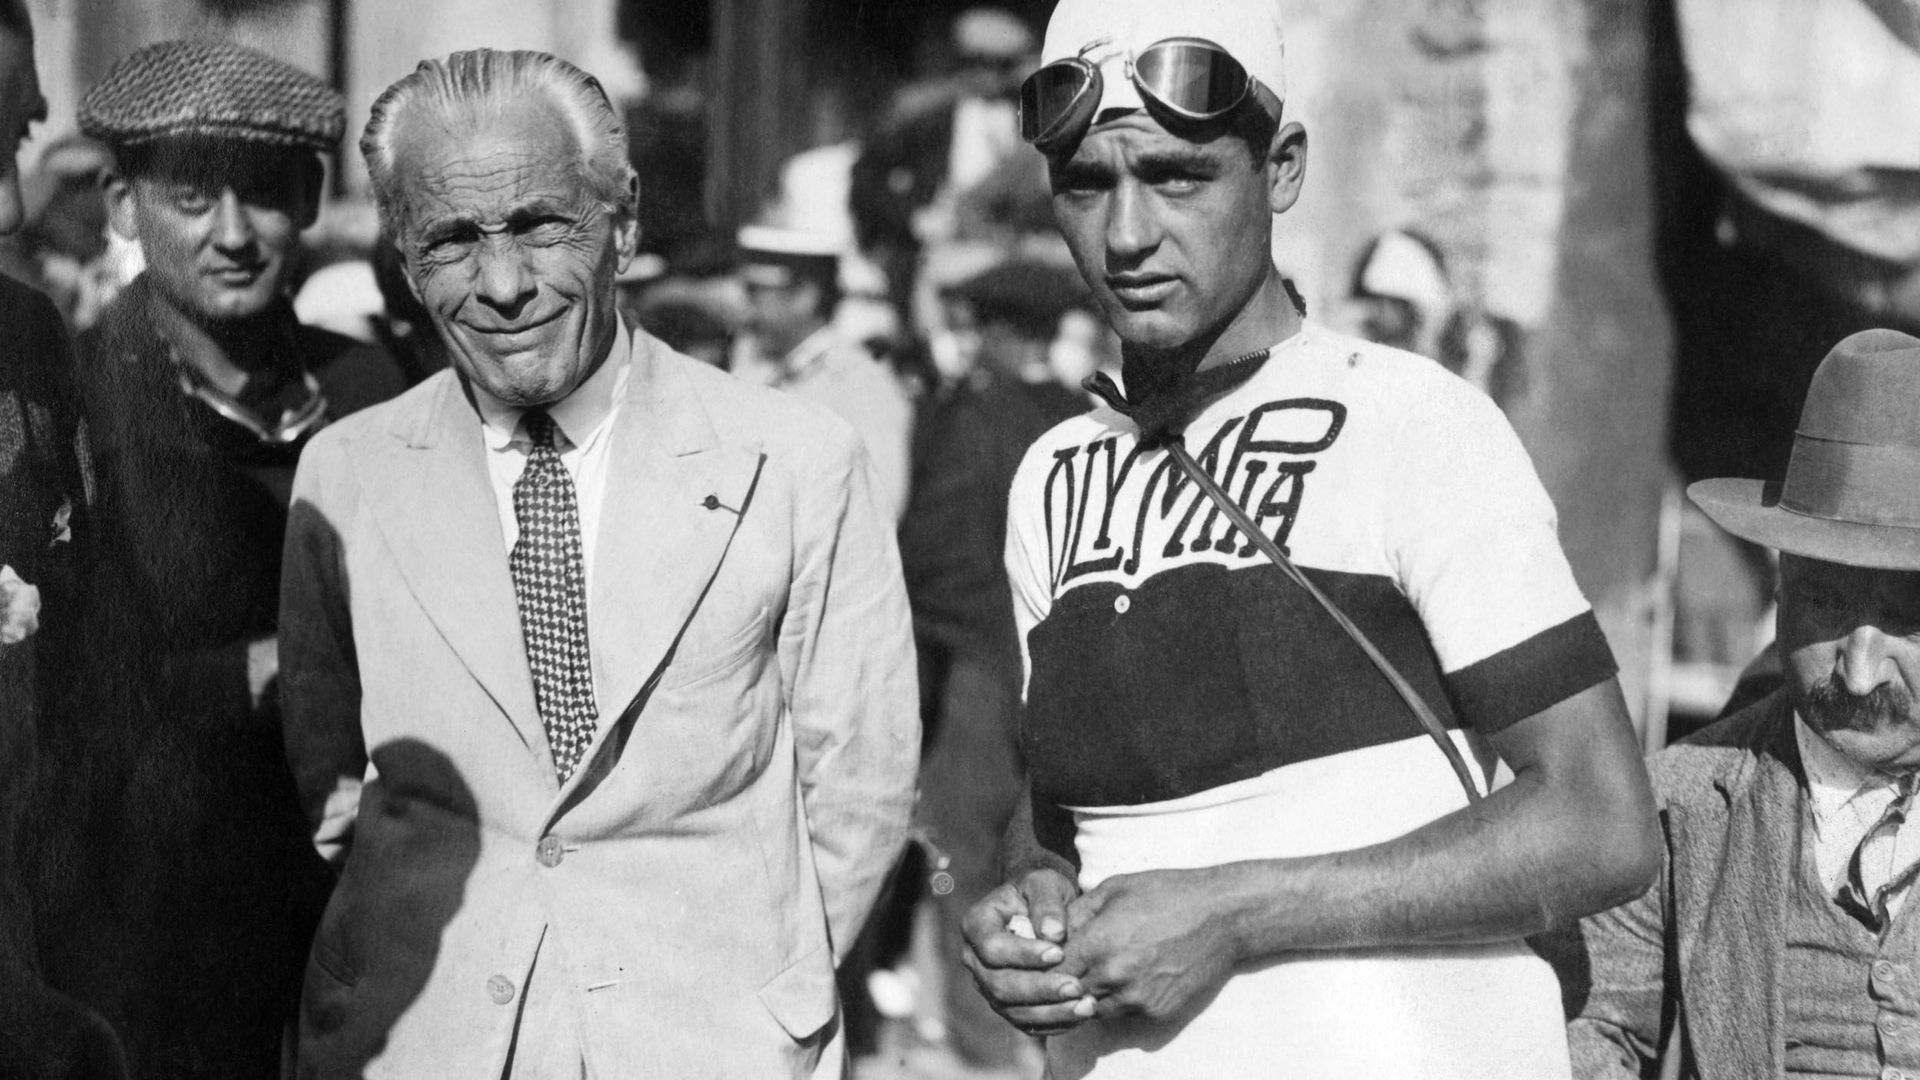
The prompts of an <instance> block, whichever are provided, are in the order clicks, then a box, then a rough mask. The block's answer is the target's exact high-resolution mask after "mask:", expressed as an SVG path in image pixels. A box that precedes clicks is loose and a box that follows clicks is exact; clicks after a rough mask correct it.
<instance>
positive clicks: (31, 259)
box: [11, 133, 139, 330]
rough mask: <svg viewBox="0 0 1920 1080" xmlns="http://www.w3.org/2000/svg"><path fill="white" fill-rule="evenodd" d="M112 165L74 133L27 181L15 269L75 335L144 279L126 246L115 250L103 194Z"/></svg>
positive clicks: (42, 158) (47, 152)
mask: <svg viewBox="0 0 1920 1080" xmlns="http://www.w3.org/2000/svg"><path fill="white" fill-rule="evenodd" d="M112 163H113V157H112V155H111V154H110V153H108V151H107V148H106V147H104V146H102V145H100V144H99V143H98V142H95V141H94V140H92V139H89V138H87V137H86V136H84V135H80V134H77V133H73V134H68V135H65V136H63V137H61V138H58V139H55V140H54V141H52V142H50V143H48V144H47V145H46V146H45V147H44V148H42V150H41V151H40V154H39V161H38V162H37V163H36V164H35V166H34V167H33V168H32V169H31V170H28V171H27V173H26V175H25V176H23V177H22V184H21V188H22V196H23V198H22V205H23V209H24V210H25V211H26V222H25V224H24V226H23V227H22V228H21V230H20V232H19V233H18V234H17V236H16V238H15V243H14V244H13V245H11V251H12V254H13V256H14V265H15V267H16V268H17V269H18V270H19V271H20V272H21V273H22V274H24V275H28V276H29V280H32V281H34V282H35V283H36V284H38V285H39V286H40V287H41V288H42V289H44V290H45V291H46V293H47V295H49V296H51V297H52V298H53V302H54V305H55V306H56V307H58V308H59V309H60V314H61V316H62V317H63V318H65V319H66V320H67V322H68V324H69V325H70V326H72V327H74V328H75V329H76V330H84V329H86V328H87V327H89V326H92V325H93V323H94V321H95V320H96V319H98V318H99V316H100V309H101V308H103V307H105V306H106V304H107V301H109V300H111V299H113V296H114V294H115V293H116V292H118V291H119V289H120V287H121V286H122V285H125V284H126V283H127V282H128V281H129V280H131V279H132V277H133V275H134V274H135V273H138V272H139V271H138V267H137V266H130V265H129V261H128V254H129V249H128V248H127V247H126V246H124V245H121V246H114V245H111V244H110V243H109V232H108V229H107V208H106V203H105V201H104V200H103V199H102V198H101V194H100V188H101V184H102V182H103V181H104V179H105V177H106V173H107V170H108V168H109V167H110V166H111V165H112Z"/></svg>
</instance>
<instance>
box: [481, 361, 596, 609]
mask: <svg viewBox="0 0 1920 1080" xmlns="http://www.w3.org/2000/svg"><path fill="white" fill-rule="evenodd" d="M614 335H615V336H614V339H613V348H612V349H611V350H610V351H609V352H608V353H607V359H606V362H605V363H603V364H601V365H600V370H598V371H596V372H594V373H593V375H592V376H591V377H589V378H588V379H587V381H586V382H583V383H581V384H580V385H579V386H578V387H576V388H575V389H574V391H573V393H571V394H569V395H567V396H566V397H565V398H563V399H561V400H560V401H558V402H555V403H554V404H552V405H548V406H547V415H548V416H551V417H553V425H554V436H553V444H554V449H556V450H558V451H559V452H560V464H561V465H562V466H563V467H564V468H565V469H566V470H567V475H568V476H570V477H572V478H573V492H574V501H575V502H576V503H577V504H578V505H579V508H580V554H581V557H582V558H583V559H584V560H585V561H586V566H585V567H584V570H585V573H586V579H587V593H588V595H589V596H591V595H592V593H593V553H594V548H595V542H596V541H597V540H598V539H599V536H600V510H601V507H602V506H604V505H605V502H606V492H607V468H608V463H609V458H610V454H609V452H608V447H609V446H610V445H612V443H613V419H614V414H615V413H617V412H618V411H619V409H620V399H621V397H622V396H624V394H625V392H626V387H627V378H628V376H629V375H630V374H631V373H632V371H633V364H632V362H631V360H630V352H631V350H632V347H633V343H632V337H631V335H630V334H629V333H628V332H627V328H626V326H625V324H618V329H617V330H616V331H615V332H614ZM469 385H472V384H469ZM473 400H474V402H475V403H476V404H477V405H478V406H479V407H480V420H481V424H482V425H483V428H482V432H481V434H482V437H483V438H484V439H485V440H486V444H487V476H488V478H489V479H491V480H492V481H493V501H494V504H495V506H496V507H497V508H498V509H499V511H500V535H501V537H502V538H503V539H504V540H505V541H506V545H507V551H508V552H509V553H511V552H512V551H513V545H514V542H515V541H517V540H519V539H520V522H519V519H518V518H516V517H515V516H514V513H513V485H514V483H515V482H516V481H518V480H519V479H520V474H521V472H522V471H524V470H525V469H526V467H527V455H529V454H530V453H532V452H533V441H532V440H531V439H529V438H528V437H527V432H526V428H525V426H524V425H523V424H522V423H521V415H522V414H523V413H525V412H526V410H525V409H523V408H521V407H520V406H518V405H509V404H507V403H506V402H504V401H501V400H500V399H499V398H496V397H494V396H493V395H491V394H489V393H487V392H486V391H485V390H483V389H481V388H480V387H479V386H478V385H473ZM588 622H589V623H591V622H592V612H591V611H589V612H588Z"/></svg>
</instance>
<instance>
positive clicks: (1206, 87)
mask: <svg viewBox="0 0 1920 1080" xmlns="http://www.w3.org/2000/svg"><path fill="white" fill-rule="evenodd" d="M1106 44H1107V42H1106V41H1104V40H1103V41H1095V42H1091V43H1089V44H1088V45H1087V47H1086V48H1084V49H1081V50H1080V55H1078V56H1073V57H1067V58H1065V59H1061V60H1055V61H1054V62H1053V63H1051V64H1048V65H1046V66H1045V67H1042V68H1041V69H1040V70H1039V71H1036V72H1034V73H1033V74H1032V75H1030V76H1028V78H1027V81H1026V82H1024V83H1022V84H1020V137H1021V138H1022V139H1025V140H1026V141H1027V142H1030V143H1032V144H1033V146H1034V148H1035V149H1037V150H1039V151H1041V152H1042V153H1052V152H1053V151H1054V150H1056V149H1058V148H1060V147H1062V146H1065V145H1068V144H1069V143H1071V142H1072V141H1073V140H1075V139H1078V138H1079V137H1080V136H1081V135H1082V134H1084V133H1085V132H1086V129H1087V125H1088V124H1090V123H1091V122H1092V120H1093V114H1094V111H1095V110H1096V109H1097V108H1099V105H1100V96H1101V93H1102V90H1103V88H1104V84H1103V83H1102V81H1101V78H1100V67H1099V65H1098V64H1095V63H1093V62H1092V61H1090V60H1088V59H1087V54H1088V53H1090V52H1092V51H1094V50H1095V49H1098V48H1100V47H1102V46H1104V45H1106ZM1126 67H1127V78H1129V79H1131V80H1132V81H1133V85H1134V88H1135V89H1137V90H1139V91H1140V99H1141V100H1142V101H1144V102H1146V103H1147V104H1148V105H1149V106H1150V107H1155V108H1158V109H1163V110H1165V111H1166V112H1168V113H1171V114H1172V115H1174V116H1176V117H1179V118H1180V119H1182V120H1187V121H1191V122H1194V123H1201V122H1205V121H1208V120H1217V119H1219V118H1220V117H1222V116H1225V115H1227V114H1228V113H1230V112H1232V111H1233V110H1234V109H1235V108H1237V107H1238V106H1239V104H1240V103H1241V102H1242V101H1245V100H1246V99H1247V95H1249V94H1251V93H1252V92H1253V88H1254V86H1256V85H1257V84H1258V82H1259V80H1257V79H1255V78H1254V77H1253V75H1252V74H1251V73H1250V72H1248V71H1247V69H1246V68H1245V67H1243V66H1241V64H1240V61H1238V60H1235V59H1234V58H1233V57H1232V56H1229V55H1228V54H1227V51H1226V50H1225V49H1223V48H1221V47H1220V46H1218V45H1215V44H1214V43H1213V42H1211V41H1208V40H1206V39H1204V38H1190V37H1176V38H1166V39H1164V40H1161V41H1156V42H1154V43H1153V44H1151V45H1149V46H1147V47H1146V48H1144V49H1141V50H1140V51H1139V52H1136V53H1134V54H1133V55H1131V56H1128V57H1126Z"/></svg>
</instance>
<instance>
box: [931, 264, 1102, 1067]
mask: <svg viewBox="0 0 1920 1080" xmlns="http://www.w3.org/2000/svg"><path fill="white" fill-rule="evenodd" d="M942 298H943V299H944V300H945V301H946V303H947V305H948V307H949V308H950V309H952V310H951V312H950V315H949V319H950V324H949V325H950V332H952V333H953V334H954V336H955V338H956V344H957V348H958V350H959V352H960V354H961V355H962V356H963V357H964V358H965V359H966V360H967V361H968V362H967V364H966V372H965V374H964V375H962V376H961V377H960V378H958V379H957V380H956V382H955V384H954V385H953V387H952V388H951V391H950V392H949V393H948V394H946V395H945V396H943V397H942V398H941V399H940V400H939V401H938V402H937V403H935V404H932V405H930V406H929V407H927V408H925V409H924V410H923V412H922V417H921V422H920V423H921V426H920V430H919V431H918V432H916V436H915V452H914V470H913V497H912V501H911V502H910V503H909V505H908V507H907V513H906V517H905V519H904V520H902V522H901V524H900V558H901V563H902V566H903V568H904V569H905V572H906V576H907V596H908V599H909V601H910V602H911V604H912V606H913V622H914V637H915V640H916V643H917V645H918V647H919V654H920V693H921V715H922V731H923V736H922V754H921V761H922V766H921V796H920V807H919V812H918V819H919V822H920V824H921V825H922V826H923V827H924V828H925V829H926V830H927V834H928V836H929V837H930V839H931V841H932V843H933V844H934V846H935V847H936V848H937V849H938V850H939V851H940V852H941V853H943V854H944V855H945V857H946V859H947V870H948V872H949V873H950V874H951V875H952V877H951V882H952V887H951V888H950V889H948V890H947V891H946V892H940V891H938V890H935V891H934V894H933V896H932V898H931V899H932V904H933V908H934V916H935V919H936V926H937V931H936V934H935V935H933V937H934V938H935V940H936V941H937V942H938V944H937V947H935V948H931V949H923V950H922V952H921V954H920V955H919V956H918V959H919V960H920V965H919V973H920V985H921V987H922V988H923V993H924V994H926V995H927V996H928V997H929V998H930V999H931V1001H930V1002H929V1004H928V1006H927V1007H926V1008H925V1009H924V1010H923V1011H924V1012H925V1013H926V1014H928V1015H929V1016H930V1017H931V1018H932V1019H933V1020H934V1021H935V1023H934V1024H932V1025H928V1026H927V1028H928V1030H925V1031H922V1032H921V1033H920V1034H921V1036H922V1038H923V1039H924V1041H925V1042H926V1043H927V1045H926V1046H925V1047H924V1048H923V1049H922V1050H921V1051H920V1053H921V1055H922V1056H924V1057H928V1058H935V1059H938V1058H946V1059H949V1060H950V1061H951V1062H952V1063H954V1064H957V1065H958V1066H961V1067H965V1068H968V1069H976V1070H985V1071H983V1072H980V1073H978V1075H981V1076H987V1075H996V1074H999V1075H1025V1073H1022V1072H1020V1071H1019V1070H1027V1071H1029V1072H1030V1071H1031V1065H1032V1062H1033V1060H1034V1055H1033V1047H1032V1045H1031V1040H1028V1039H1027V1038H1026V1037H1025V1036H1023V1035H1021V1034H1020V1033H1019V1032H1018V1031H1017V1030H1015V1029H1014V1028H1013V1027H1012V1026H1010V1025H1008V1024H1007V1023H1006V1022H1005V1021H1003V1020H1001V1019H1000V1018H999V1017H998V1016H997V1015H995V1014H994V1012H993V1010H992V1009H991V1008H989V1007H988V1005H987V1003H986V1001H985V999H983V998H982V997H981V996H980V995H979V993H978V992H976V991H975V990H974V987H973V980H972V977H971V976H969V975H968V974H967V972H966V969H964V968H962V967H961V966H960V965H959V964H958V963H955V962H953V958H954V957H956V956H957V955H958V954H959V950H960V937H959V932H958V928H959V919H960V916H961V915H962V914H963V913H964V912H965V910H966V908H967V906H968V905H969V904H971V903H972V901H973V900H974V899H976V898H977V897H979V896H980V895H981V894H983V893H985V892H986V891H987V890H989V889H991V888H992V887H993V886H994V885H995V884H997V883H998V876H999V861H998V852H999V847H1000V837H1001V834H1002V833H1003V832H1005V830H1006V826H1007V822H1008V821H1009V820H1010V818H1011V817H1012V814H1013V809H1014V804H1015V802H1016V801H1017V800H1018V799H1019V798H1020V797H1021V795H1022V793H1023V792H1024V790H1025V788H1024V786H1023V784H1022V777H1023V775H1024V770H1023V767H1022V765H1021V760H1020V753H1019V748H1018V724H1019V709H1020V689H1021V672H1020V644H1019V641H1018V638H1017V637H1016V631H1015V629H1014V622H1013V597H1012V593H1011V592H1010V591H1009V587H1008V584H1007V575H1006V571H1005V569H1004V567H1003V560H1002V551H1003V549H1004V547H1005V543H1006V525H1007V494H1008V491H1009V489H1010V488H1011V486H1012V484H1013V474H1014V471H1015V470H1016V469H1017V468H1018V467H1019V465H1020V459H1021V456H1022V455H1023V454H1024V453H1025V452H1026V449H1027V447H1028V446H1030V445H1031V444H1032V443H1033V441H1034V440H1035V439H1037V438H1039V437H1040V436H1041V435H1042V434H1043V433H1044V432H1046V430H1047V429H1048V428H1051V427H1053V426H1054V425H1055V424H1057V423H1059V422H1060V421H1062V420H1065V419H1067V418H1069V417H1072V416H1076V415H1078V414H1080V413H1083V412H1085V411H1087V409H1088V408H1089V407H1090V399H1089V398H1088V397H1087V395H1086V394H1085V393H1084V392H1083V391H1081V390H1080V389H1079V388H1078V387H1077V386H1073V387H1069V386H1066V385H1063V384H1062V383H1061V382H1060V380H1059V379H1058V378H1057V377H1056V376H1055V373H1054V369H1053V367H1052V365H1051V364H1050V362H1049V352H1050V349H1051V347H1052V345H1053V343H1054V341H1055V339H1056V337H1057V336H1058V335H1059V331H1060V323H1061V318H1062V316H1064V315H1066V314H1067V313H1068V312H1069V311H1073V310H1084V309H1085V307H1086V306H1087V305H1089V304H1090V303H1091V297H1089V296H1088V295H1087V292H1086V287H1085V286H1084V285H1083V284H1082V283H1081V280H1080V277H1079V275H1078V274H1076V273H1075V272H1074V271H1073V269H1072V268H1071V267H1070V266H1061V265H1054V264H1048V263H1041V262H1037V261H1032V260H1015V261H1008V262H1005V263H1002V264H1000V265H997V266H993V267H990V268H989V269H987V270H985V271H983V272H981V273H979V274H975V275H973V276H972V277H969V278H967V279H966V280H964V281H961V282H958V283H956V284H954V285H952V286H951V287H949V288H948V289H946V290H945V291H944V292H943V294H942Z"/></svg>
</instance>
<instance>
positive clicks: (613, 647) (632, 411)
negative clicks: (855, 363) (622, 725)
mask: <svg viewBox="0 0 1920 1080" xmlns="http://www.w3.org/2000/svg"><path fill="white" fill-rule="evenodd" d="M633 365H634V366H633V373H632V375H631V376H630V377H629V379H628V384H627V393H626V395H625V397H624V398H623V399H622V404H621V409H620V413H619V415H618V417H617V419H616V421H615V427H614V431H613V442H612V444H611V446H610V447H609V452H610V453H611V455H612V459H611V461H610V462H609V469H608V480H607V489H606V494H605V499H606V501H605V503H604V505H603V506H602V508H601V511H600V535H599V537H598V539H597V541H596V544H595V551H594V567H593V582H592V584H591V586H590V593H589V596H588V600H587V613H588V614H587V621H588V626H587V635H588V639H589V641H591V643H592V649H593V655H594V683H595V691H596V695H595V696H596V697H597V699H598V703H599V708H600V724H601V735H602V737H601V738H600V739H598V740H596V742H595V745H594V748H593V749H592V750H590V751H589V758H591V757H592V755H593V754H594V753H597V752H598V750H599V747H600V744H601V743H602V742H605V741H606V739H605V736H606V734H607V732H608V730H609V729H610V728H611V727H612V725H613V723H614V720H615V718H616V717H618V716H619V714H620V713H621V711H622V710H624V709H625V708H626V707H627V705H628V703H629V702H631V701H632V700H633V698H634V696H635V695H636V694H637V693H639V692H640V690H641V688H642V687H643V686H645V685H646V684H647V682H648V681H649V680H650V679H652V678H653V677H654V675H655V674H656V673H657V672H658V671H659V669H660V667H661V665H662V664H663V663H664V662H665V661H666V660H667V659H668V650H669V649H670V648H671V647H672V645H673V643H674V641H675V640H676V639H677V638H678V637H679V635H680V631H681V629H682V628H683V627H684V626H685V625H686V624H687V621H688V620H689V619H690V618H692V616H693V614H694V612H695V610H696V609H697V606H698V602H699V599H700V597H701V596H702V594H703V593H704V592H705V590H706V587H707V583H708V582H709V581H711V580H712V578H713V575H714V572H715V571H716V570H717V568H718V566H719V563H720V559H721V557H722V555H723V554H724V553H725V552H726V550H727V545H728V542H729V541H730V540H731V539H732V537H733V533H734V530H735V529H736V528H737V527H738V525H739V522H740V519H741V515H740V512H739V510H740V507H741V506H742V505H743V502H744V500H745V498H746V495H747V492H748V490H749V488H750V485H751V484H752V482H753V479H754V477H755V475H756V471H757V469H758V466H759V455H758V454H757V453H755V452H753V451H751V450H748V449H745V448H742V447H729V446H722V445H721V444H720V443H719V440H718V437H717V436H716V435H715V433H714V430H713V425H712V423H711V421H710V420H709V418H708V416H707V413H706V408H705V405H704V403H703V402H702V401H701V399H700V397H699V395H698V393H697V391H696V389H695V386H694V382H693V379H692V377H691V376H690V375H689V374H688V373H687V372H686V371H685V370H683V369H682V368H681V367H680V366H679V364H678V363H677V362H675V361H673V360H672V359H670V355H669V354H668V353H667V351H666V350H665V348H664V347H663V346H661V345H660V344H659V343H658V342H656V341H654V340H653V339H651V338H649V337H647V336H646V335H644V334H640V333H636V334H634V335H633ZM589 771H590V770H589V769H588V767H587V763H585V762H583V763H582V766H581V768H580V769H579V771H578V772H577V773H576V776H583V775H585V774H586V773H587V772H589Z"/></svg>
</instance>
